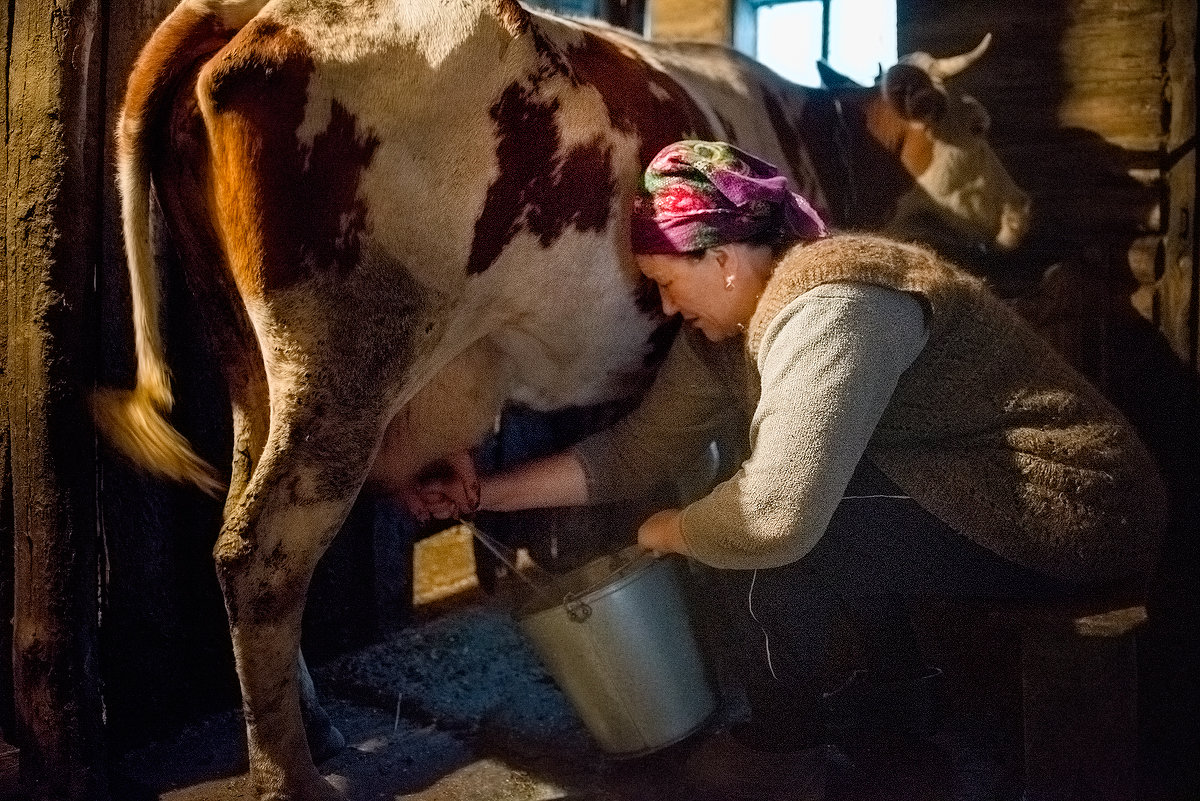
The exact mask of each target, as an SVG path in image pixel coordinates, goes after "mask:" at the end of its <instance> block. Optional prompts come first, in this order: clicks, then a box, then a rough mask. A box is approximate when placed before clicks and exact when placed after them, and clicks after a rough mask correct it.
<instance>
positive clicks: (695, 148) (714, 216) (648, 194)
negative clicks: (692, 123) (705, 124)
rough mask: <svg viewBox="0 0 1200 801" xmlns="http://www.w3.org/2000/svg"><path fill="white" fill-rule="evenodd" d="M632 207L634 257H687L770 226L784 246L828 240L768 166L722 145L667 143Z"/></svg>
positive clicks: (806, 204) (810, 210)
mask: <svg viewBox="0 0 1200 801" xmlns="http://www.w3.org/2000/svg"><path fill="white" fill-rule="evenodd" d="M643 190H644V191H643V192H641V193H640V194H639V196H638V198H637V201H636V202H635V204H634V208H633V220H632V237H633V251H634V253H644V254H653V253H671V254H678V253H691V252H693V251H696V250H703V249H705V248H711V247H717V246H719V245H727V244H730V243H733V242H743V241H746V240H749V239H753V238H755V237H757V236H758V235H760V234H764V233H766V232H768V231H769V230H771V229H772V228H774V229H776V230H777V231H779V233H780V234H781V235H782V236H781V238H782V239H784V240H790V239H793V238H794V239H799V240H811V239H820V238H822V237H826V236H829V229H828V228H827V227H826V226H825V223H824V221H823V220H822V219H821V217H820V215H818V214H817V212H816V211H815V210H814V209H813V207H812V205H811V204H810V203H809V202H808V201H807V200H806V199H805V198H803V197H801V196H800V195H798V194H796V193H795V192H793V191H791V189H790V188H789V187H788V183H787V178H785V177H784V176H782V175H780V174H779V170H777V169H776V168H775V167H774V166H773V165H771V164H768V163H767V162H765V161H763V160H762V159H759V158H756V157H754V156H752V155H750V154H749V153H747V152H745V151H744V150H740V149H739V148H736V147H734V146H733V145H730V144H728V143H726V142H701V141H696V140H686V141H683V142H676V143H675V144H673V145H667V146H666V147H665V148H663V149H662V150H661V151H659V153H658V155H657V156H655V157H654V158H653V159H652V160H651V161H650V165H649V166H648V167H647V168H646V172H645V175H644V176H643Z"/></svg>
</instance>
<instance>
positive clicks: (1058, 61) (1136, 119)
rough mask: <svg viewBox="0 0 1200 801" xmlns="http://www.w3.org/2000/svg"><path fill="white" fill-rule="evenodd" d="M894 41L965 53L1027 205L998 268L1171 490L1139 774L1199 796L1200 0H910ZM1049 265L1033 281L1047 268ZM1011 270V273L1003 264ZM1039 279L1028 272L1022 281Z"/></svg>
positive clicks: (970, 81)
mask: <svg viewBox="0 0 1200 801" xmlns="http://www.w3.org/2000/svg"><path fill="white" fill-rule="evenodd" d="M899 12H900V13H899V23H900V31H899V49H900V52H908V51H911V50H926V51H929V52H931V53H933V54H935V55H949V54H951V53H956V52H963V51H965V50H966V49H968V48H970V47H971V46H973V45H974V44H975V43H976V42H977V41H978V40H979V38H980V37H981V36H982V35H983V34H984V33H985V32H988V31H990V32H991V33H992V34H993V36H994V37H995V38H994V40H993V43H992V47H991V49H990V50H989V52H988V54H987V56H986V57H985V60H984V61H983V62H982V63H981V65H980V66H978V67H976V68H974V69H972V70H971V71H969V72H967V73H964V74H963V75H962V76H961V77H960V78H957V79H955V80H956V86H961V87H963V88H965V89H967V90H968V91H971V92H973V93H975V94H977V95H978V96H979V97H980V98H981V99H982V100H983V101H984V104H985V105H986V106H987V108H988V109H989V111H990V112H991V114H992V118H993V123H994V126H993V136H992V139H993V143H994V144H995V146H996V149H997V150H998V151H999V152H1000V154H1001V157H1002V158H1003V160H1004V162H1005V164H1007V165H1008V166H1009V168H1010V169H1011V171H1012V172H1013V174H1014V176H1015V177H1016V179H1017V181H1018V183H1020V184H1021V185H1022V186H1023V187H1025V188H1026V189H1028V190H1029V191H1030V192H1031V194H1032V195H1033V198H1034V203H1035V206H1036V213H1035V225H1034V230H1033V231H1032V233H1031V236H1030V241H1029V242H1028V243H1027V245H1026V246H1024V247H1023V248H1022V249H1021V250H1020V251H1019V252H1018V253H1017V254H1015V255H1014V258H1013V259H1011V260H1009V261H1008V262H1007V263H1001V264H997V265H994V267H995V268H997V269H996V272H993V273H992V277H993V278H994V279H996V280H997V281H998V283H999V284H1000V285H1005V283H1006V280H1007V279H1009V278H1011V276H1012V275H1013V274H1020V275H1021V276H1022V277H1023V278H1024V279H1027V280H1025V281H1024V283H1022V282H1021V281H1017V282H1015V283H1012V284H1011V285H1012V286H1016V287H1021V288H1022V292H1021V295H1022V296H1021V297H1019V298H1018V302H1020V303H1021V304H1022V305H1021V308H1023V309H1024V310H1026V311H1027V312H1029V313H1030V315H1031V317H1032V318H1033V319H1034V321H1035V322H1036V323H1037V324H1038V325H1039V326H1040V327H1041V329H1042V330H1043V333H1045V334H1047V336H1048V337H1049V338H1050V339H1051V341H1053V342H1054V343H1055V344H1056V345H1057V346H1058V347H1059V348H1060V350H1061V351H1062V352H1063V353H1064V354H1065V355H1066V356H1067V357H1068V358H1069V359H1071V360H1072V361H1073V362H1074V363H1075V364H1076V365H1077V366H1078V367H1079V368H1080V369H1082V370H1083V371H1084V372H1085V373H1086V374H1087V375H1088V376H1089V377H1090V378H1092V379H1093V381H1095V383H1096V384H1097V385H1098V386H1100V388H1101V389H1102V390H1104V392H1105V393H1106V394H1107V395H1108V397H1109V398H1110V399H1112V400H1113V402H1114V403H1115V404H1116V405H1117V406H1119V407H1120V408H1121V409H1122V411H1124V412H1125V414H1126V415H1127V416H1128V417H1129V419H1130V421H1131V422H1132V423H1133V424H1134V426H1135V427H1136V428H1137V429H1138V431H1139V433H1140V434H1141V436H1142V438H1143V439H1144V440H1145V441H1146V443H1147V445H1148V446H1149V447H1150V449H1151V451H1152V452H1153V453H1154V455H1155V457H1156V459H1157V461H1158V463H1159V466H1160V468H1161V469H1162V472H1163V475H1164V478H1165V479H1166V481H1167V484H1168V487H1169V489H1170V491H1171V496H1172V522H1171V525H1170V527H1169V528H1168V530H1167V532H1166V534H1165V537H1164V540H1163V543H1162V552H1161V556H1160V560H1159V565H1160V566H1159V570H1158V573H1157V575H1156V577H1155V581H1154V583H1153V586H1152V589H1151V596H1150V599H1149V608H1150V623H1149V625H1148V626H1147V628H1146V630H1145V631H1144V632H1143V634H1142V637H1141V641H1140V648H1141V654H1140V659H1141V662H1142V667H1143V671H1142V688H1141V689H1142V709H1141V720H1142V729H1143V731H1142V747H1143V755H1142V758H1143V762H1144V765H1143V772H1144V777H1145V779H1146V781H1147V782H1149V786H1150V791H1151V792H1152V795H1151V797H1157V796H1156V795H1153V793H1162V794H1164V796H1165V797H1167V798H1194V797H1196V793H1197V792H1200V766H1198V765H1197V763H1196V759H1195V755H1196V754H1197V753H1200V727H1198V725H1197V720H1200V693H1198V691H1197V688H1196V686H1195V681H1194V675H1195V674H1194V671H1195V665H1196V664H1200V637H1198V636H1197V633H1196V629H1195V620H1196V615H1197V614H1200V569H1198V568H1197V567H1196V565H1197V564H1198V563H1200V558H1198V557H1200V552H1198V551H1200V549H1198V547H1197V543H1196V537H1195V532H1196V531H1197V530H1200V502H1198V498H1200V458H1197V454H1200V381H1198V378H1197V328H1196V326H1197V322H1196V321H1197V305H1198V297H1197V282H1196V267H1195V264H1196V233H1195V227H1194V224H1193V218H1194V208H1195V196H1196V173H1195V163H1196V161H1195V159H1196V156H1195V101H1196V84H1195V56H1194V48H1195V29H1196V5H1195V3H1194V2H1182V1H1177V0H1167V2H1162V1H1161V0H1128V2H1122V3H1116V4H1114V3H1110V2H1102V1H1101V0H1051V2H1045V1H1044V0H1036V1H1035V0H986V1H983V2H978V1H977V2H946V0H906V1H905V2H903V3H901V5H900V7H899ZM1047 269H1049V270H1050V271H1051V272H1050V273H1049V274H1048V275H1046V277H1042V273H1043V271H1044V270H1047ZM1006 271H1007V273H1008V274H1006ZM1030 277H1032V280H1028V279H1030Z"/></svg>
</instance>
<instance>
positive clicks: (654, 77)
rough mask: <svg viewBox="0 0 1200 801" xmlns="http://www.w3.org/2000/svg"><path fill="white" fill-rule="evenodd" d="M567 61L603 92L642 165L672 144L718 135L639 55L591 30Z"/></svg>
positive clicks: (610, 115)
mask: <svg viewBox="0 0 1200 801" xmlns="http://www.w3.org/2000/svg"><path fill="white" fill-rule="evenodd" d="M568 57H569V58H570V65H571V75H572V76H573V77H574V79H575V80H576V81H577V82H579V83H582V84H587V85H589V86H593V87H595V88H596V91H598V92H599V93H600V97H601V98H602V99H603V101H604V105H605V107H606V108H607V109H608V118H609V120H611V122H612V124H613V127H614V128H616V129H617V130H619V131H622V132H625V133H632V134H636V135H637V136H638V137H639V139H640V140H641V148H640V151H639V154H638V158H639V160H640V165H641V166H645V165H646V164H648V163H650V160H651V159H652V158H654V156H655V155H656V154H657V153H658V151H659V150H661V149H663V148H664V147H666V146H667V145H669V144H671V143H672V142H677V141H679V140H680V139H683V138H688V137H696V138H699V139H712V138H714V137H715V135H716V133H715V132H714V131H713V130H712V127H711V126H710V125H709V122H708V119H707V118H706V117H705V116H704V113H703V111H702V110H701V109H700V107H699V106H697V105H696V103H695V102H693V100H692V98H691V96H690V95H688V93H687V92H686V91H685V90H684V88H683V87H682V86H680V85H679V83H678V82H677V81H676V80H675V79H674V78H672V77H671V76H670V75H668V74H667V73H665V72H662V71H661V70H658V69H655V68H654V67H652V66H651V65H650V64H648V63H646V61H645V59H643V58H642V57H641V56H640V55H639V54H638V53H637V51H635V50H633V49H631V48H629V47H627V46H623V45H621V44H620V43H618V42H614V41H611V40H609V39H605V38H604V37H602V36H599V35H597V34H595V33H591V32H588V33H586V34H585V38H584V42H583V44H581V45H579V46H578V47H573V48H571V49H570V51H569V52H568ZM663 92H666V95H667V96H666V97H665V98H664V97H661V95H662V93H663Z"/></svg>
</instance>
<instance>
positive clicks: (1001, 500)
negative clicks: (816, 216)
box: [747, 235, 1166, 584]
mask: <svg viewBox="0 0 1200 801" xmlns="http://www.w3.org/2000/svg"><path fill="white" fill-rule="evenodd" d="M831 282H852V283H866V284H875V285H879V286H885V287H891V288H893V289H898V290H901V291H904V292H910V293H913V294H914V295H917V296H918V297H920V298H921V299H922V301H923V303H924V305H925V307H926V310H927V320H928V323H929V340H928V343H927V344H926V346H925V349H924V350H923V351H922V353H921V355H920V356H918V357H917V360H916V361H915V362H914V363H913V364H912V366H911V367H910V368H909V369H908V370H907V371H906V372H905V373H904V374H903V375H902V376H901V379H900V381H899V384H898V386H897V387H896V391H895V393H894V395H893V396H892V399H891V402H890V404H889V405H888V407H887V409H886V410H885V412H884V415H883V418H882V420H881V421H880V423H879V425H878V427H877V428H876V430H875V433H874V435H873V436H872V438H871V441H870V443H869V445H868V448H867V456H868V458H870V459H871V461H872V462H874V463H875V464H876V466H878V467H879V468H880V469H881V470H882V471H883V472H884V473H885V474H886V475H887V476H888V477H889V478H890V479H892V481H894V482H895V483H896V484H897V485H899V486H900V487H901V488H903V489H904V490H905V491H906V492H907V493H908V494H909V495H911V496H912V498H913V499H914V500H915V501H917V502H918V503H919V504H920V505H921V506H922V507H924V508H925V509H927V510H928V511H930V512H931V513H933V514H934V515H935V516H937V517H938V518H939V519H941V520H942V521H943V522H945V523H947V524H948V525H950V526H951V527H953V528H954V529H955V530H957V531H960V532H962V533H963V534H964V535H965V536H967V537H969V538H970V539H972V540H974V541H975V542H977V543H979V544H980V545H982V546H984V547H985V548H988V549H990V550H991V551H993V552H995V553H997V554H999V555H1001V556H1003V557H1005V558H1007V559H1009V560H1011V561H1013V562H1016V563H1018V564H1021V565H1024V566H1025V567H1028V568H1031V569H1033V570H1037V571H1039V572H1042V573H1046V574H1049V575H1052V576H1056V577H1059V578H1062V579H1064V580H1067V581H1070V582H1072V583H1076V584H1084V583H1092V582H1103V581H1110V580H1115V579H1121V578H1125V577H1129V576H1134V575H1141V574H1144V573H1145V572H1147V571H1148V570H1149V568H1150V566H1151V564H1152V561H1153V558H1154V555H1155V547H1156V541H1157V535H1158V533H1159V530H1160V529H1161V527H1162V525H1163V523H1164V518H1165V510H1166V496H1165V491H1164V489H1163V486H1162V484H1161V481H1160V479H1159V477H1158V472H1157V469H1156V468H1155V466H1154V463H1153V461H1152V460H1151V458H1150V456H1149V454H1148V453H1147V452H1146V450H1145V448H1144V447H1143V445H1142V444H1141V442H1140V441H1139V440H1138V439H1137V437H1136V435H1135V434H1134V433H1133V431H1132V429H1131V428H1130V426H1129V425H1128V423H1126V422H1125V420H1124V419H1123V418H1122V416H1121V414H1120V413H1119V412H1118V411H1117V410H1116V409H1115V408H1114V407H1113V406H1112V405H1111V404H1109V403H1108V402H1107V401H1106V400H1105V399H1104V398H1103V397H1102V396H1101V395H1100V393H1099V392H1098V391H1097V390H1096V389H1095V388H1094V387H1092V386H1091V385H1090V384H1089V383H1088V382H1087V381H1086V380H1085V379H1084V378H1083V377H1082V376H1080V375H1079V374H1078V373H1076V372H1075V371H1074V370H1073V369H1071V367H1070V366H1068V365H1067V364H1066V362H1065V361H1063V360H1062V359H1061V358H1060V357H1059V356H1058V355H1057V354H1056V353H1054V352H1053V351H1052V350H1051V349H1050V347H1049V345H1047V344H1046V343H1045V342H1044V341H1043V340H1041V339H1040V338H1039V337H1038V335H1037V334H1036V333H1034V332H1033V331H1032V329H1030V328H1029V327H1028V326H1027V325H1026V324H1025V323H1024V322H1023V321H1022V320H1021V319H1020V318H1019V317H1018V316H1017V315H1016V314H1015V313H1014V312H1013V311H1012V310H1011V309H1009V308H1008V306H1006V305H1005V304H1004V303H1003V302H1002V301H1000V300H999V299H998V298H997V297H996V296H995V295H993V294H992V293H991V292H990V291H989V290H988V289H987V288H986V286H985V285H984V283H983V282H982V281H980V280H979V279H977V278H974V277H973V276H971V275H969V274H967V273H965V272H964V271H962V270H961V269H959V268H956V267H953V266H951V265H950V264H948V263H946V262H944V261H941V260H940V259H938V258H937V257H936V256H934V255H933V254H931V253H929V252H928V251H925V250H923V249H921V248H918V247H914V246H911V245H905V244H901V243H897V242H893V241H889V240H886V239H881V238H876V237H868V236H858V235H854V236H850V235H846V236H837V237H834V238H831V239H826V240H821V241H818V242H815V243H812V244H808V245H804V246H801V247H797V248H793V249H792V250H791V251H790V252H789V253H788V254H786V255H785V256H784V258H783V259H782V260H781V262H780V264H779V265H778V267H777V268H776V270H775V272H774V274H773V275H772V277H771V279H770V280H769V282H768V284H767V287H766V290H765V291H764V293H763V295H762V297H761V298H760V300H759V304H758V307H757V309H756V311H755V314H754V316H753V318H752V319H751V321H750V324H749V327H748V329H747V347H748V349H749V352H750V355H751V357H752V358H753V357H756V356H757V354H758V350H759V345H760V343H761V341H762V337H763V333H764V332H765V330H766V327H767V325H768V324H769V323H770V321H771V320H772V319H773V318H774V317H775V316H776V315H777V314H778V313H779V311H780V310H781V309H783V307H784V306H786V305H787V304H788V303H790V302H791V301H793V300H794V299H796V298H797V297H799V296H800V295H802V294H804V293H805V292H807V291H808V290H810V289H812V288H813V287H816V286H818V285H820V284H825V283H831Z"/></svg>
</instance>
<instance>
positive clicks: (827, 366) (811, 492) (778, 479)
mask: <svg viewBox="0 0 1200 801" xmlns="http://www.w3.org/2000/svg"><path fill="white" fill-rule="evenodd" d="M927 338H928V332H927V330H926V323H925V315H924V309H923V307H922V305H921V303H920V302H919V301H918V300H917V299H916V298H915V297H913V296H912V295H909V294H906V293H904V292H899V291H897V290H893V289H887V288H884V287H878V286H869V285H865V284H848V283H837V284H825V285H822V286H818V287H816V288H814V289H812V290H810V291H809V292H806V293H805V294H803V295H801V296H800V297H799V298H797V299H795V300H794V301H792V302H791V303H789V304H788V305H787V306H785V307H784V308H783V310H782V311H781V312H780V313H779V314H778V315H777V316H776V317H775V318H774V319H773V320H772V321H771V322H770V324H769V326H768V327H767V329H766V331H765V332H764V336H763V339H762V344H761V346H760V348H759V352H758V369H759V374H760V377H761V393H760V397H759V402H758V406H757V408H756V409H755V412H754V418H753V421H752V424H751V429H750V447H751V455H750V457H749V458H748V459H747V460H746V461H745V462H744V463H743V464H742V466H741V468H740V469H739V470H738V471H737V473H736V474H735V475H734V476H733V477H732V478H730V479H729V480H728V481H725V482H723V483H721V484H719V485H718V486H717V487H716V488H715V489H714V490H713V491H712V492H711V493H709V494H708V495H707V496H705V497H703V498H701V499H699V500H698V501H696V502H695V503H693V504H691V505H689V506H688V507H686V508H685V509H684V511H683V515H682V522H681V525H682V529H683V536H684V539H685V540H686V541H687V543H688V547H689V549H690V550H691V553H692V555H693V556H695V557H696V558H697V559H699V560H700V561H701V562H705V563H707V564H709V565H712V566H714V567H721V568H730V569H753V568H769V567H778V566H780V565H784V564H788V563H789V562H793V561H795V560H797V559H800V558H801V557H803V556H804V555H805V554H807V553H808V552H809V551H810V550H811V549H812V547H813V546H814V545H815V544H816V542H817V540H818V539H820V537H821V535H822V534H823V533H824V531H825V528H826V526H827V525H828V524H829V521H830V519H831V518H832V517H833V513H834V510H835V509H836V508H837V505H838V503H839V502H840V501H841V498H842V495H843V493H844V491H845V488H846V486H847V485H848V484H849V482H850V476H851V474H852V473H853V472H854V469H855V467H856V465H857V464H858V461H859V459H861V458H862V455H863V453H864V452H865V451H866V447H867V443H868V441H869V440H870V438H871V436H872V434H873V432H874V430H875V426H876V425H877V424H878V422H879V420H880V418H881V417H882V415H883V412H884V410H885V409H886V408H887V405H888V403H889V401H890V399H891V396H892V393H893V392H894V391H895V388H896V384H897V381H898V380H899V377H900V375H901V373H903V372H904V371H905V370H906V369H908V367H909V366H910V365H911V364H912V363H913V361H914V360H915V359H916V358H917V355H918V354H919V353H920V352H921V349H922V348H924V346H925V342H926V340H927Z"/></svg>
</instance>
